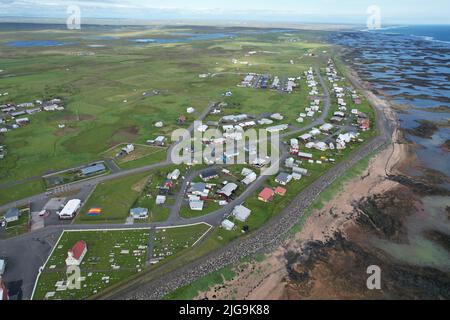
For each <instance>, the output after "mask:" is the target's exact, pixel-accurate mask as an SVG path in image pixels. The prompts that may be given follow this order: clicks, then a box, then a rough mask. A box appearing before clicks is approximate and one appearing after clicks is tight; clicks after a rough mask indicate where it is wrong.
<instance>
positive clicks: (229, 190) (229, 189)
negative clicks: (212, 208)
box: [217, 183, 238, 198]
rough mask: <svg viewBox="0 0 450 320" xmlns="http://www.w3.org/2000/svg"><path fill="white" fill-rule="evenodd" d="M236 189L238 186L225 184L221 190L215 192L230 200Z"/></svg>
mask: <svg viewBox="0 0 450 320" xmlns="http://www.w3.org/2000/svg"><path fill="white" fill-rule="evenodd" d="M237 188H238V185H237V184H236V183H227V184H226V185H225V186H224V187H223V188H222V189H220V190H219V191H217V193H218V194H220V195H221V196H223V197H225V198H230V197H231V196H232V195H233V193H234V192H235V191H236V190H237Z"/></svg>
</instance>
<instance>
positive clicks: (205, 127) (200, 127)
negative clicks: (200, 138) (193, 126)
mask: <svg viewBox="0 0 450 320" xmlns="http://www.w3.org/2000/svg"><path fill="white" fill-rule="evenodd" d="M208 128H209V127H208V126H207V125H206V124H202V125H201V126H198V127H197V131H199V132H206V130H208Z"/></svg>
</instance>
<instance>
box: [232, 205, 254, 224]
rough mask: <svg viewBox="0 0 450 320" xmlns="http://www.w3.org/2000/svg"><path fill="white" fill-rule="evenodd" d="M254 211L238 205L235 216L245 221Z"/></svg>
mask: <svg viewBox="0 0 450 320" xmlns="http://www.w3.org/2000/svg"><path fill="white" fill-rule="evenodd" d="M251 213H252V210H250V209H248V208H246V207H244V206H242V205H241V206H236V207H235V208H234V210H233V216H234V217H235V218H236V220H238V221H241V222H245V221H246V220H247V219H248V217H249V216H250V214H251Z"/></svg>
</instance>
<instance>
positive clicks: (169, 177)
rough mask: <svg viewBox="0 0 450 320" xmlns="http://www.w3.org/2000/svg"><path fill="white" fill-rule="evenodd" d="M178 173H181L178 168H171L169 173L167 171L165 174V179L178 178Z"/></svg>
mask: <svg viewBox="0 0 450 320" xmlns="http://www.w3.org/2000/svg"><path fill="white" fill-rule="evenodd" d="M180 175H181V172H180V170H179V169H175V170H173V171H172V172H171V173H169V174H168V175H167V179H170V180H178V178H179V177H180Z"/></svg>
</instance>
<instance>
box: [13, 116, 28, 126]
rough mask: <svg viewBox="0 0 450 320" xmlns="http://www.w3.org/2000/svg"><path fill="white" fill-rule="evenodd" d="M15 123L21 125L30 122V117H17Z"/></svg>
mask: <svg viewBox="0 0 450 320" xmlns="http://www.w3.org/2000/svg"><path fill="white" fill-rule="evenodd" d="M16 123H17V124H18V125H19V126H23V125H26V124H28V123H30V119H29V118H19V119H16Z"/></svg>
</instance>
